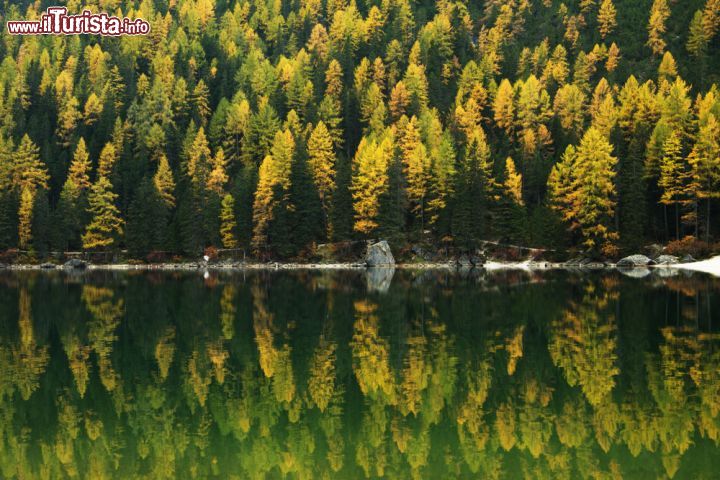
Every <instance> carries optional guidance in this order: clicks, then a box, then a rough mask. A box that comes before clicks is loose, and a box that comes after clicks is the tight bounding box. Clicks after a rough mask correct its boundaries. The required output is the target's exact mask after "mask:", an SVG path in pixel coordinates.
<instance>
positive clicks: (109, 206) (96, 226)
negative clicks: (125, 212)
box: [82, 176, 123, 250]
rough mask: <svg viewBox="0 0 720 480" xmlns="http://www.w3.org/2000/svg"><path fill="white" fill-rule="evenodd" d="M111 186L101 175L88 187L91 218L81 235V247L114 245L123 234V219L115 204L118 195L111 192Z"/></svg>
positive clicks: (100, 247)
mask: <svg viewBox="0 0 720 480" xmlns="http://www.w3.org/2000/svg"><path fill="white" fill-rule="evenodd" d="M112 188H113V187H112V184H111V183H110V181H109V180H108V179H107V177H104V176H101V177H99V178H98V179H97V181H96V182H95V184H94V185H93V186H92V188H91V189H90V198H89V207H88V210H89V212H90V214H91V215H92V220H91V221H90V224H88V226H87V228H86V229H85V234H84V235H83V236H82V243H83V248H84V249H86V250H102V249H105V248H107V247H112V246H116V245H117V242H118V240H119V237H120V235H122V234H123V221H122V219H121V218H120V211H119V210H118V208H117V207H116V206H115V202H116V201H117V198H118V195H117V194H116V193H113V191H112Z"/></svg>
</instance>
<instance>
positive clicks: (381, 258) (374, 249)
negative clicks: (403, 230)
mask: <svg viewBox="0 0 720 480" xmlns="http://www.w3.org/2000/svg"><path fill="white" fill-rule="evenodd" d="M365 264H366V265H367V266H368V267H387V266H390V265H395V257H393V254H392V252H391V251H390V245H388V243H387V242H386V241H385V240H381V241H379V242H377V243H373V244H370V245H368V247H367V253H366V254H365Z"/></svg>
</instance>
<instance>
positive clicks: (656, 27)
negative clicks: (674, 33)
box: [647, 0, 670, 55]
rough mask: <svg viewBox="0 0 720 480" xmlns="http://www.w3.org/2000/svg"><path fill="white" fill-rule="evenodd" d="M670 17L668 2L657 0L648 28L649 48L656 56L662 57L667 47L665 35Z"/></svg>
mask: <svg viewBox="0 0 720 480" xmlns="http://www.w3.org/2000/svg"><path fill="white" fill-rule="evenodd" d="M668 17H670V8H669V7H668V3H667V0H655V1H654V2H653V5H652V8H651V9H650V20H649V21H648V26H647V28H648V41H647V46H648V47H650V50H652V52H653V54H655V55H662V53H663V52H664V51H665V47H666V46H667V43H666V42H665V40H664V39H663V35H664V34H665V31H666V30H667V27H666V25H665V23H666V22H667V19H668Z"/></svg>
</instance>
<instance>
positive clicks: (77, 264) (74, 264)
mask: <svg viewBox="0 0 720 480" xmlns="http://www.w3.org/2000/svg"><path fill="white" fill-rule="evenodd" d="M63 268H69V269H74V270H85V269H86V268H87V262H86V261H84V260H80V259H79V258H71V259H70V260H68V261H67V262H65V263H64V264H63Z"/></svg>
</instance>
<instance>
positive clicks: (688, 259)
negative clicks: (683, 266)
mask: <svg viewBox="0 0 720 480" xmlns="http://www.w3.org/2000/svg"><path fill="white" fill-rule="evenodd" d="M693 262H697V260H695V259H694V258H693V256H692V255H684V256H683V257H682V258H681V259H680V263H693Z"/></svg>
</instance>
